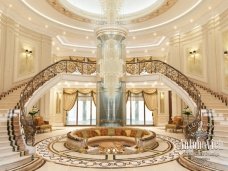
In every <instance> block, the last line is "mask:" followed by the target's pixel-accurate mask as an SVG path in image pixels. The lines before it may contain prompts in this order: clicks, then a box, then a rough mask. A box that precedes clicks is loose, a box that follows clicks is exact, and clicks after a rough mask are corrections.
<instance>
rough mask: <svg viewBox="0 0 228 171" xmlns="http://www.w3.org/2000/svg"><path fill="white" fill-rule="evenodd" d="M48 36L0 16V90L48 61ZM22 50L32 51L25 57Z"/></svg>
mask: <svg viewBox="0 0 228 171" xmlns="http://www.w3.org/2000/svg"><path fill="white" fill-rule="evenodd" d="M51 48H52V46H51V38H50V37H48V36H44V35H42V34H39V33H36V32H34V31H31V30H29V29H28V28H25V27H23V26H20V25H19V24H17V23H16V22H15V21H13V20H11V19H10V18H7V17H6V16H4V15H3V14H2V15H0V66H1V67H0V82H1V84H0V92H2V91H6V90H8V89H9V88H11V87H13V86H14V85H16V84H18V83H19V82H21V81H23V80H25V79H28V78H31V77H32V76H34V75H35V74H36V73H38V72H39V71H41V70H42V69H43V68H45V67H47V66H49V65H50V64H51V50H52V49H51ZM25 49H28V50H31V51H32V54H31V55H30V56H27V58H26V54H25Z"/></svg>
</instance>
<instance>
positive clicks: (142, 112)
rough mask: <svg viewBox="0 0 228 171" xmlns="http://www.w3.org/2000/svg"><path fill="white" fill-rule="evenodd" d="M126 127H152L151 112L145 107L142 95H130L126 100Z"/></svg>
mask: <svg viewBox="0 0 228 171" xmlns="http://www.w3.org/2000/svg"><path fill="white" fill-rule="evenodd" d="M126 125H153V116H152V112H151V111H150V110H149V109H148V108H147V107H146V105H145V102H144V99H143V97H142V94H136V95H135V94H131V95H130V97H129V98H128V101H127V106H126Z"/></svg>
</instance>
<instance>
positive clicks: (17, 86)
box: [0, 82, 27, 100]
mask: <svg viewBox="0 0 228 171" xmlns="http://www.w3.org/2000/svg"><path fill="white" fill-rule="evenodd" d="M26 84H27V82H23V83H21V84H19V85H16V86H14V87H12V88H10V89H9V90H7V91H5V92H2V93H1V94H0V100H1V99H2V98H4V97H5V96H6V95H8V94H10V93H12V92H13V91H15V90H17V89H18V88H21V87H22V86H24V85H26Z"/></svg>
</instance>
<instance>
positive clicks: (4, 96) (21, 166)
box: [0, 84, 42, 171]
mask: <svg viewBox="0 0 228 171" xmlns="http://www.w3.org/2000/svg"><path fill="white" fill-rule="evenodd" d="M24 87H25V84H21V85H19V86H16V87H14V88H12V89H10V90H8V91H7V92H3V93H1V94H0V171H5V170H8V171H10V170H12V171H13V170H17V171H19V170H21V171H25V170H34V168H36V167H34V168H30V169H28V167H27V166H26V165H27V164H28V163H30V165H29V167H31V166H37V165H38V164H37V162H40V163H42V161H39V159H35V160H33V161H32V157H31V155H28V154H26V149H25V143H24V141H23V137H22V133H21V131H22V130H21V126H20V110H18V109H19V107H20V106H19V103H18V102H19V98H20V93H21V91H22V89H23V88H24Z"/></svg>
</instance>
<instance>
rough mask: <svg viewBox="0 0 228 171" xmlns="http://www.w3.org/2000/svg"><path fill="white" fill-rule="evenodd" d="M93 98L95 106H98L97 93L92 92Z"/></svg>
mask: <svg viewBox="0 0 228 171" xmlns="http://www.w3.org/2000/svg"><path fill="white" fill-rule="evenodd" d="M91 96H92V97H93V102H94V104H95V106H96V105H97V98H96V92H94V91H92V92H91Z"/></svg>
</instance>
